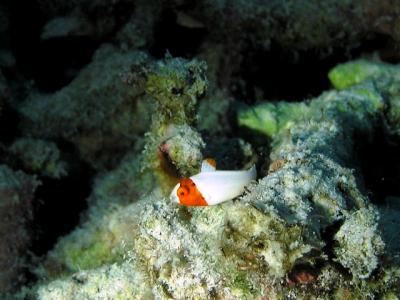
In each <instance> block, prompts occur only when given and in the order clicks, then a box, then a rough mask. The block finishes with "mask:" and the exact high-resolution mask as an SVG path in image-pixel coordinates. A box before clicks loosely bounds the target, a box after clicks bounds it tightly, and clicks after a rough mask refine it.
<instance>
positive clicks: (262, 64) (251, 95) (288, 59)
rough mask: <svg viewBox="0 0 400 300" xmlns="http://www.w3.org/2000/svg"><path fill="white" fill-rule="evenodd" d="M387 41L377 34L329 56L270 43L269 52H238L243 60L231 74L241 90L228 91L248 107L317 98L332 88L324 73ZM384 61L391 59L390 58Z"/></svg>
mask: <svg viewBox="0 0 400 300" xmlns="http://www.w3.org/2000/svg"><path fill="white" fill-rule="evenodd" d="M389 40H390V38H389V37H387V36H384V35H378V36H376V37H375V38H374V39H370V40H366V41H364V42H363V43H361V45H360V47H359V48H356V49H352V50H351V51H349V50H348V49H345V48H337V49H335V48H332V49H331V53H332V54H330V55H326V54H322V53H321V52H320V50H317V49H314V50H313V49H310V50H307V51H292V49H284V48H283V47H281V46H279V45H277V44H276V43H272V44H271V46H270V49H269V50H268V51H260V50H258V49H253V48H252V47H251V46H249V47H248V48H247V49H242V50H241V52H242V57H243V61H242V63H241V66H240V68H239V70H238V72H237V74H233V75H234V77H237V78H239V79H240V80H239V86H240V88H238V87H234V86H232V87H231V91H232V92H233V94H234V95H235V96H236V98H238V99H244V101H245V102H247V103H248V104H253V103H255V102H257V101H260V100H286V101H303V100H305V99H309V98H312V97H316V96H318V95H320V94H321V93H322V92H323V91H326V90H328V89H330V88H331V84H330V81H329V79H328V76H327V74H328V72H329V71H330V70H331V69H332V68H333V67H335V66H336V65H337V64H339V63H342V62H346V61H349V60H351V59H353V58H357V57H360V56H361V55H362V54H364V53H372V52H373V51H376V50H377V49H378V50H379V49H380V48H381V47H382V45H385V44H388V41H389ZM382 56H383V55H382ZM383 58H386V59H387V60H390V59H392V60H393V57H389V56H386V57H383ZM232 84H233V85H236V84H237V82H236V81H233V82H232ZM260 96H261V97H262V98H261V99H260Z"/></svg>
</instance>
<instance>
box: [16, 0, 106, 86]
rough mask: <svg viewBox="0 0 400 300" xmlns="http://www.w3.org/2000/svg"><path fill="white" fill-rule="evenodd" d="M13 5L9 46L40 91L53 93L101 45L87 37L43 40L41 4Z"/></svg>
mask: <svg viewBox="0 0 400 300" xmlns="http://www.w3.org/2000/svg"><path fill="white" fill-rule="evenodd" d="M10 6H11V8H10V12H11V15H10V22H11V24H10V44H11V50H12V52H13V55H14V57H15V59H16V63H17V68H18V70H19V72H20V73H21V74H22V76H23V77H25V78H27V79H32V80H33V81H34V82H35V83H36V85H37V88H38V89H39V90H40V91H43V92H53V91H56V90H58V89H60V88H62V87H63V86H65V85H67V84H68V83H69V82H71V80H72V79H73V78H74V77H75V76H76V74H77V73H78V71H79V70H80V69H81V68H82V67H83V66H85V65H86V64H87V63H88V62H90V59H91V57H92V54H93V53H94V51H95V50H96V48H97V47H98V45H99V44H100V42H97V41H93V40H91V39H90V38H88V37H63V38H52V39H49V40H41V38H40V34H41V30H42V28H43V26H44V25H45V23H46V22H47V21H48V20H47V19H46V17H45V16H43V15H42V14H41V11H40V9H39V5H38V4H37V3H36V2H35V1H22V0H20V1H12V4H11V5H10ZM21 6H23V7H24V9H22V10H21V9H20V8H21Z"/></svg>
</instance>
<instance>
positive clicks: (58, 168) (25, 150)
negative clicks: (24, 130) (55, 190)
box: [8, 138, 67, 178]
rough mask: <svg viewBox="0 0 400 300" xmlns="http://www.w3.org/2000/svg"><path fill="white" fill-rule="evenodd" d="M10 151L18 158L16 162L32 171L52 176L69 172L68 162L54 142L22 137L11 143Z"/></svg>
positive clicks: (59, 175) (57, 176) (55, 176)
mask: <svg viewBox="0 0 400 300" xmlns="http://www.w3.org/2000/svg"><path fill="white" fill-rule="evenodd" d="M8 153H9V154H11V155H12V156H14V157H15V158H16V160H17V162H15V164H17V165H21V168H22V169H24V170H27V171H29V172H30V173H36V174H40V175H42V176H47V177H51V178H60V177H62V176H65V175H66V174H67V167H66V163H65V162H64V161H62V160H61V157H60V155H61V154H60V150H59V149H58V148H57V145H56V144H55V143H53V142H47V141H44V140H35V139H32V138H21V139H17V140H16V141H14V143H12V144H11V145H10V147H9V149H8ZM10 163H11V162H9V164H10ZM11 164H12V163H11Z"/></svg>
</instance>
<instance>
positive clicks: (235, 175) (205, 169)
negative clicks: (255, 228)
mask: <svg viewBox="0 0 400 300" xmlns="http://www.w3.org/2000/svg"><path fill="white" fill-rule="evenodd" d="M256 176H257V171H256V168H255V166H252V167H251V168H250V169H249V170H244V171H217V170H216V163H215V160H213V159H205V160H203V163H202V164H201V171H200V173H199V174H196V175H194V176H191V177H190V178H183V179H181V180H180V182H179V183H178V184H177V185H176V186H175V187H174V189H173V190H172V192H171V195H170V199H171V200H172V201H174V202H177V203H180V204H181V205H186V206H207V205H215V204H219V203H222V202H224V201H227V200H231V199H233V198H235V197H237V196H239V195H240V194H242V193H243V192H244V187H245V186H246V185H248V184H249V183H250V181H252V180H255V179H256Z"/></svg>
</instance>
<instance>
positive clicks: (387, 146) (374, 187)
mask: <svg viewBox="0 0 400 300" xmlns="http://www.w3.org/2000/svg"><path fill="white" fill-rule="evenodd" d="M357 140H358V141H360V140H361V139H360V138H358V139H357ZM357 140H356V141H357ZM366 140H368V139H365V138H364V139H362V141H363V144H362V145H359V143H358V144H356V153H357V156H358V159H359V161H360V166H361V172H362V178H363V180H364V186H365V188H366V190H367V195H368V197H369V199H370V200H371V201H372V202H373V203H375V204H383V203H384V201H385V198H386V197H388V196H398V197H400V184H399V182H400V155H399V154H400V139H399V138H398V137H394V136H390V135H389V134H388V133H387V131H386V130H385V128H384V127H383V126H379V127H377V129H376V130H375V132H374V134H373V135H372V137H371V136H370V137H369V142H368V143H365V141H366Z"/></svg>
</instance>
